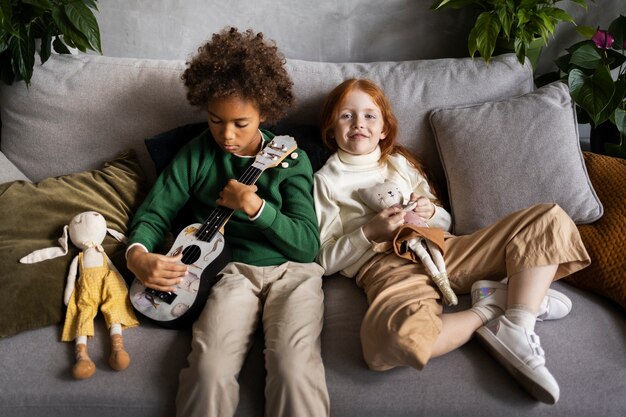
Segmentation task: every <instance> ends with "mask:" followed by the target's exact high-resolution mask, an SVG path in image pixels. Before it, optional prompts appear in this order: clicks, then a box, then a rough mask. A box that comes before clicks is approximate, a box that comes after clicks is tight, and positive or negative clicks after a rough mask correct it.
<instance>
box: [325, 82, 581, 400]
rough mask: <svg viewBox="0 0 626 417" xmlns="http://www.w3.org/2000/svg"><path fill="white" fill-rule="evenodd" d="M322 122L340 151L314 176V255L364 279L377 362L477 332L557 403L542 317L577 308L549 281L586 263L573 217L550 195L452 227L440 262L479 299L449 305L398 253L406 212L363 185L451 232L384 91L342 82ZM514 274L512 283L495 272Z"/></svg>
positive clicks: (368, 345) (392, 361)
mask: <svg viewBox="0 0 626 417" xmlns="http://www.w3.org/2000/svg"><path fill="white" fill-rule="evenodd" d="M321 131H322V139H323V141H324V144H325V145H326V146H327V147H328V148H329V149H330V150H331V151H334V154H333V155H332V156H331V157H330V158H329V159H328V161H327V162H326V164H325V165H324V166H323V167H322V168H321V169H320V170H319V171H317V172H316V173H315V177H314V198H315V207H316V212H317V217H318V221H319V224H320V240H321V248H320V253H319V255H318V258H317V259H318V261H319V262H320V264H321V265H322V266H323V267H324V268H325V269H326V274H332V273H335V272H341V273H342V274H343V275H346V276H348V277H356V281H357V284H358V285H359V286H360V287H361V288H363V289H364V291H365V293H366V295H367V300H368V302H369V307H368V310H367V312H366V314H365V317H364V318H363V322H362V325H361V342H362V348H363V355H364V358H365V361H366V362H367V364H368V365H369V367H370V368H372V369H374V370H378V371H383V370H387V369H391V368H394V367H396V366H412V367H414V368H416V369H422V368H423V367H424V366H425V365H426V363H427V362H428V361H429V359H430V358H433V357H436V356H440V355H443V354H445V353H447V352H450V351H452V350H454V349H456V348H457V347H459V346H461V345H463V344H464V343H465V342H467V341H468V340H469V339H470V337H471V336H472V335H473V334H474V332H477V334H478V336H479V337H480V338H481V339H482V340H483V341H484V342H485V344H486V346H487V348H488V349H489V350H490V351H491V352H492V353H493V354H494V355H495V356H496V358H497V359H498V360H500V361H501V362H502V363H503V364H504V366H505V367H506V368H507V369H508V370H509V371H510V372H511V373H512V374H513V376H514V377H515V378H517V380H518V381H519V382H520V383H521V384H523V385H524V387H525V388H526V389H528V391H529V392H530V393H531V394H532V395H534V396H535V397H536V398H537V399H539V400H540V401H543V402H546V403H555V402H556V401H557V400H558V398H559V386H558V384H557V382H556V380H555V379H554V377H553V376H552V374H550V372H549V371H548V369H547V368H546V366H545V358H544V353H543V350H542V349H541V345H540V342H539V337H538V336H537V335H536V333H535V332H534V327H535V321H536V320H538V319H539V320H547V319H557V318H561V317H563V316H565V315H566V314H568V313H569V311H570V308H571V301H570V300H569V299H568V298H567V297H566V296H565V295H564V294H561V293H559V292H557V291H554V290H549V286H550V284H551V283H552V281H553V280H555V279H559V278H561V277H563V276H566V275H568V274H570V273H573V272H575V271H577V270H579V269H582V268H583V267H585V266H587V265H589V263H590V260H589V255H588V254H587V252H586V250H585V248H584V246H583V244H582V242H581V239H580V235H579V234H578V230H577V228H576V226H575V225H574V223H573V222H572V220H571V219H570V218H569V217H568V216H567V214H566V213H565V212H564V211H563V210H562V209H561V208H559V207H558V206H557V205H555V204H543V205H537V206H533V207H529V208H528V209H525V210H522V211H519V212H516V213H512V214H510V215H509V216H507V217H505V218H504V219H502V220H500V221H499V222H497V223H496V224H494V225H492V226H489V227H486V228H484V229H481V230H479V231H477V232H475V233H473V234H471V235H466V236H453V235H451V234H449V233H447V234H446V238H445V254H444V260H445V264H446V268H447V272H448V277H449V280H450V283H451V286H452V289H453V290H454V291H455V292H457V293H458V294H463V293H468V292H470V291H471V292H472V303H473V305H472V307H471V308H470V309H468V310H464V311H458V312H454V313H445V314H444V313H443V309H442V305H441V301H440V299H441V293H440V292H438V290H437V287H436V286H435V285H434V284H433V281H432V280H431V279H430V277H429V275H428V273H427V270H426V269H425V268H424V265H423V264H422V263H421V262H414V261H412V260H411V259H406V258H404V257H402V256H398V255H397V254H396V252H394V251H393V250H391V246H392V245H391V242H392V241H393V239H394V238H395V237H397V235H398V233H399V232H398V230H399V229H400V228H401V227H402V226H403V224H404V222H405V215H406V212H405V211H403V210H402V208H401V207H398V206H397V205H396V206H392V207H389V208H385V209H383V210H381V211H374V210H372V209H371V208H369V207H368V206H367V205H366V204H365V203H364V202H363V201H360V200H359V199H358V197H356V194H355V190H358V189H363V188H367V187H372V186H374V185H376V184H379V183H382V182H383V181H385V180H386V179H391V180H393V181H395V182H396V183H398V184H401V187H402V190H401V192H402V194H403V195H411V200H414V201H416V203H417V204H416V207H415V209H414V212H415V213H416V214H418V215H419V216H420V217H422V218H423V219H424V220H425V221H426V222H427V224H428V225H429V226H430V227H438V228H442V229H444V230H449V229H450V224H451V218H450V214H449V213H448V212H447V211H446V210H445V209H444V208H443V207H442V206H441V205H439V203H438V200H437V198H436V195H435V193H434V191H433V188H432V187H431V186H430V184H429V183H428V180H427V178H426V176H425V174H424V171H423V169H422V168H421V166H420V164H419V163H418V161H417V160H416V159H415V158H414V157H413V156H412V155H411V154H410V153H409V152H408V151H407V150H406V149H404V148H402V147H401V146H399V145H398V144H397V143H396V135H397V131H398V126H397V121H396V118H395V116H394V115H393V112H392V109H391V106H390V104H389V102H388V100H387V98H386V97H385V95H384V93H383V91H382V90H381V89H380V88H379V87H378V86H377V85H376V84H374V83H373V82H371V81H369V80H357V79H352V80H347V81H345V82H343V83H342V84H340V85H339V86H337V87H336V88H335V89H334V90H333V91H332V92H331V93H330V94H329V95H328V97H327V99H326V102H325V104H324V108H323V111H322V125H321ZM507 276H508V285H507V284H504V283H502V282H500V281H499V280H501V279H502V278H504V277H507Z"/></svg>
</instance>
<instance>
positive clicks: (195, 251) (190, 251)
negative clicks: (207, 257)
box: [181, 245, 202, 265]
mask: <svg viewBox="0 0 626 417" xmlns="http://www.w3.org/2000/svg"><path fill="white" fill-rule="evenodd" d="M201 254H202V250H201V249H200V246H197V245H189V246H187V247H186V248H185V249H183V259H182V260H181V261H182V262H183V263H184V264H185V265H190V264H192V263H194V262H195V261H197V260H198V258H200V255H201Z"/></svg>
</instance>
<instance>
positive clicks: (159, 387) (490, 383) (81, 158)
mask: <svg viewBox="0 0 626 417" xmlns="http://www.w3.org/2000/svg"><path fill="white" fill-rule="evenodd" d="M287 66H288V70H289V71H290V74H291V75H292V77H293V79H294V83H295V93H296V100H297V104H296V107H295V108H294V110H293V111H292V112H291V113H290V114H289V115H288V117H287V118H286V120H285V123H289V124H292V125H315V124H316V123H317V115H318V111H319V106H320V103H321V100H322V97H323V96H324V94H325V93H326V92H328V91H329V90H330V89H331V88H332V87H333V86H334V85H336V84H337V83H338V82H339V81H341V80H343V79H344V78H347V77H353V76H367V77H368V78H371V79H373V80H375V81H376V82H378V83H379V84H381V85H382V86H383V88H384V89H385V91H386V92H387V94H388V95H389V97H390V98H391V100H392V105H393V107H394V109H395V110H396V112H397V115H398V118H399V120H400V126H401V139H400V140H401V142H402V143H403V144H405V145H406V146H408V147H409V148H411V149H412V150H413V151H415V152H416V153H417V154H418V155H419V156H420V157H421V158H422V159H423V160H424V161H425V162H426V165H427V168H428V169H429V170H430V171H431V172H432V173H433V176H434V178H435V180H436V181H437V183H438V184H439V186H440V187H441V188H442V189H444V190H445V189H446V185H447V184H446V180H445V172H444V169H443V167H442V164H441V162H440V158H439V155H438V152H437V146H436V143H435V140H434V137H433V132H432V129H431V127H430V125H429V121H428V115H429V114H430V111H431V110H433V109H435V108H439V107H447V106H457V105H468V104H472V103H482V102H486V101H494V100H504V99H507V98H510V97H515V96H519V95H523V94H526V93H528V92H530V91H532V90H533V82H532V73H531V70H530V68H529V66H525V67H522V66H520V65H519V64H518V63H517V61H516V60H515V57H514V56H511V55H506V56H500V57H497V58H495V59H494V60H493V61H492V62H491V64H490V65H489V66H486V65H485V64H484V63H483V62H482V61H480V60H475V61H472V60H470V59H466V58H461V59H440V60H424V61H404V62H379V63H370V64H341V63H335V64H333V63H321V62H306V61H300V60H291V59H290V60H288V61H287ZM183 68H184V62H183V61H166V60H144V59H130V58H110V57H101V56H89V55H86V56H85V55H80V56H53V57H52V58H51V59H50V61H49V62H47V63H46V64H45V65H43V66H41V67H39V66H38V67H37V68H36V71H35V74H34V76H33V81H32V84H31V85H30V87H29V88H28V89H27V88H26V87H25V86H24V85H21V84H17V85H14V86H11V87H7V86H4V85H2V86H0V118H1V120H2V135H1V139H0V140H1V142H0V146H1V148H0V149H1V153H0V183H1V182H8V181H13V180H29V181H34V182H38V181H41V180H43V179H44V178H48V177H51V176H63V175H67V174H70V173H73V172H78V171H85V170H93V169H97V168H99V167H101V165H102V164H103V163H104V162H105V161H109V160H111V159H113V158H114V157H115V156H116V154H117V153H118V152H120V151H123V150H125V149H127V148H133V149H135V150H136V152H137V154H138V156H139V160H140V162H141V165H142V167H143V169H144V170H145V172H146V176H147V177H148V178H149V180H150V181H152V180H153V179H154V175H155V172H154V165H153V163H152V161H151V159H150V155H149V154H148V152H147V150H146V147H145V144H144V140H145V139H146V138H148V137H151V136H154V135H157V134H159V133H161V132H165V131H168V130H170V129H173V128H176V127H178V126H182V125H186V124H189V123H194V122H201V121H203V120H204V115H203V114H202V113H201V112H198V111H197V110H195V109H192V108H191V107H189V106H188V104H187V103H186V100H185V92H184V89H183V87H182V83H181V81H180V73H181V71H182V69H183ZM472 122H476V121H468V123H472ZM296 139H298V137H296ZM309 145H310V144H309ZM502 146H506V144H503V145H502ZM485 152H489V150H485ZM446 169H454V167H449V166H448V167H447V168H446ZM464 169H465V168H464ZM0 221H3V220H0ZM8 238H9V237H8V236H2V237H0V239H8ZM53 242H54V237H53V236H50V243H51V244H52V243H53ZM8 272H9V271H0V273H2V274H6V273H8ZM553 287H554V288H556V289H558V290H560V291H562V292H564V293H565V294H567V295H568V296H569V297H570V298H571V299H572V301H573V306H574V307H573V310H572V312H571V313H570V315H569V316H567V317H566V318H564V319H562V320H560V321H555V322H542V323H538V324H537V332H538V334H539V335H540V336H541V338H542V339H541V340H542V345H543V347H544V349H545V351H546V352H547V361H548V366H549V369H550V370H551V371H552V373H553V374H554V375H555V377H556V379H557V380H558V381H559V382H560V386H561V398H560V400H559V402H558V403H557V404H556V405H554V406H549V405H545V404H541V403H539V402H537V401H535V400H534V399H533V398H532V397H531V396H530V395H528V394H527V393H526V392H525V391H524V390H523V389H522V388H521V387H520V386H519V385H518V384H517V383H516V382H515V381H514V380H513V379H512V378H511V377H510V376H509V374H508V373H507V372H506V371H505V370H504V368H503V367H502V366H500V365H499V364H498V363H497V362H496V361H495V360H494V359H493V358H492V357H491V356H489V354H488V353H487V352H486V350H484V349H483V347H482V346H481V345H479V343H478V342H477V341H476V340H471V341H470V342H469V343H467V344H466V345H465V346H463V347H462V348H460V349H458V350H457V351H454V352H452V353H450V354H448V355H446V356H444V357H441V358H437V359H434V360H432V361H431V362H430V363H429V364H428V366H427V367H426V368H425V369H424V370H423V371H421V372H418V371H416V370H414V369H409V368H399V369H393V370H391V371H387V372H374V371H371V370H369V369H368V368H367V366H366V365H365V363H364V362H363V359H362V356H361V350H360V342H359V325H360V321H361V318H362V317H363V314H364V312H365V310H366V299H365V296H364V294H363V292H362V290H360V289H359V288H357V287H356V285H355V283H354V281H353V280H350V279H346V278H343V277H340V276H332V277H327V278H325V281H324V293H325V320H324V330H323V333H322V351H323V359H324V364H325V367H326V379H327V383H328V388H329V392H330V399H331V414H332V415H333V416H336V417H344V416H375V417H383V416H429V417H432V416H446V417H451V416H524V417H531V416H606V417H610V416H615V417H618V416H620V417H621V416H624V415H626V343H625V342H626V322H625V320H624V310H623V308H621V307H619V306H618V305H616V304H614V303H612V302H609V301H608V300H607V299H605V298H601V297H599V296H597V295H594V294H592V293H589V292H586V291H582V290H579V289H577V288H575V287H573V286H571V285H568V284H567V283H561V282H558V283H555V284H554V286H553ZM59 297H61V294H59ZM469 303H470V300H469V296H468V295H463V296H461V297H460V305H459V306H458V308H467V307H468V306H469ZM0 319H1V318H0ZM59 334H60V325H58V324H52V325H47V326H45V327H42V328H36V329H32V330H29V331H24V332H20V333H18V334H16V335H12V336H9V337H5V338H3V339H1V340H0V357H1V358H2V363H3V365H2V371H0V415H2V416H7V417H19V416H28V417H35V416H46V417H53V416H64V417H68V416H93V417H96V416H126V415H127V416H146V417H148V416H149V417H158V416H163V417H168V416H173V415H174V399H175V394H176V390H177V385H178V373H179V371H180V369H181V368H182V367H184V366H185V363H186V356H187V354H188V352H189V347H190V334H189V332H188V331H186V330H167V329H163V328H160V327H157V326H155V325H153V324H151V323H149V322H147V321H145V320H142V324H141V326H140V327H138V328H134V329H129V330H127V331H126V332H125V333H124V334H125V345H126V347H127V350H128V352H129V353H130V355H131V357H132V363H131V365H130V367H129V368H128V369H127V370H125V371H123V372H121V373H117V372H115V371H112V370H110V369H109V368H108V366H107V364H106V357H107V355H108V349H109V344H108V340H107V339H108V338H107V332H106V329H105V328H104V325H103V320H102V318H101V317H98V318H97V319H96V337H95V338H94V339H93V340H92V341H91V342H90V350H91V352H92V358H93V359H94V361H95V362H96V365H97V367H98V371H97V372H96V374H95V375H94V376H93V377H92V378H91V379H90V380H87V381H80V382H79V381H75V380H73V379H72V377H71V374H70V368H71V364H72V362H73V345H72V344H68V343H62V342H60V339H59ZM257 336H258V337H257V339H256V342H255V344H254V345H253V347H252V350H251V352H250V354H249V356H248V358H247V361H246V363H245V366H244V368H243V370H242V372H241V375H240V379H239V381H240V384H241V398H240V404H239V408H238V411H237V415H238V416H261V415H263V402H264V400H263V385H264V384H263V379H264V369H263V359H262V334H261V333H259V334H258V335H257ZM296 417H297V416H296Z"/></svg>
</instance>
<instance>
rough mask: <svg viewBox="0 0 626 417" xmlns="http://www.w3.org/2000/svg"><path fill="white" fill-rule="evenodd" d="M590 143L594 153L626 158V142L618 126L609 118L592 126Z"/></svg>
mask: <svg viewBox="0 0 626 417" xmlns="http://www.w3.org/2000/svg"><path fill="white" fill-rule="evenodd" d="M589 145H590V146H589V147H590V150H591V152H593V153H599V154H602V155H610V156H618V157H620V158H626V143H624V141H623V140H622V138H621V137H620V133H619V130H617V126H615V125H614V124H613V123H611V122H610V121H608V120H607V121H606V122H603V123H600V124H599V125H598V126H596V127H591V131H590V132H589Z"/></svg>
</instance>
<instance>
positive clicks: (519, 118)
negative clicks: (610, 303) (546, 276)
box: [430, 82, 602, 235]
mask: <svg viewBox="0 0 626 417" xmlns="http://www.w3.org/2000/svg"><path fill="white" fill-rule="evenodd" d="M430 122H431V124H432V127H433V131H434V133H435V137H436V141H437V147H438V149H439V154H440V156H441V160H442V163H443V166H444V169H445V173H446V178H447V187H448V192H449V197H450V206H451V210H452V218H453V228H454V233H455V234H459V235H461V234H467V233H472V232H474V231H476V230H478V229H480V228H482V227H484V226H487V225H490V224H492V223H494V222H495V221H496V220H498V219H500V218H502V217H503V216H505V215H507V214H509V213H512V212H514V211H516V210H520V209H523V208H526V207H528V206H530V205H533V204H538V203H557V204H559V205H560V206H561V207H562V208H563V209H564V210H565V212H566V213H567V214H569V215H570V217H571V218H572V219H573V220H574V222H576V223H577V224H582V223H590V222H593V221H595V220H597V219H599V218H600V217H601V216H602V204H601V203H600V200H599V199H598V197H597V195H596V193H595V191H594V189H593V186H592V185H591V182H590V181H589V177H588V175H587V171H586V169H585V164H584V161H583V157H582V153H581V150H580V145H579V142H578V124H577V122H576V113H575V110H574V105H573V103H572V100H571V97H570V95H569V92H568V90H567V86H566V85H565V84H563V83H561V82H557V83H553V84H550V85H548V86H545V87H542V88H540V89H537V90H536V91H534V92H532V93H528V94H525V95H522V96H518V97H514V98H510V99H506V100H502V101H494V102H486V103H483V104H477V105H472V106H464V107H447V108H442V109H437V110H435V111H433V112H432V114H431V116H430Z"/></svg>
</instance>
